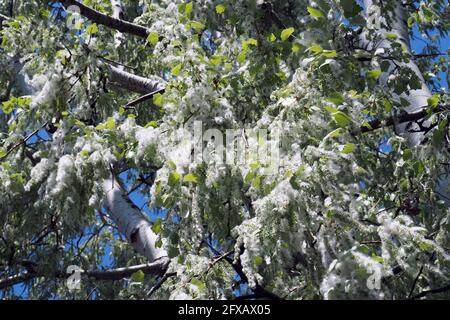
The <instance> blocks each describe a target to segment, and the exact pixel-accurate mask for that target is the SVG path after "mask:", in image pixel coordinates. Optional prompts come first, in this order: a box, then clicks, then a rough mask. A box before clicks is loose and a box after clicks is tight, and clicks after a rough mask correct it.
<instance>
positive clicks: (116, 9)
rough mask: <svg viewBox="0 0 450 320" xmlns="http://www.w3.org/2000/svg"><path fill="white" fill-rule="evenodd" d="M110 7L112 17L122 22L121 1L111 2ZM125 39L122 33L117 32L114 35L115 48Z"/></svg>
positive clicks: (113, 0) (112, 0) (114, 0)
mask: <svg viewBox="0 0 450 320" xmlns="http://www.w3.org/2000/svg"><path fill="white" fill-rule="evenodd" d="M111 7H112V12H113V14H112V16H113V18H116V19H121V20H123V8H122V1H121V0H111ZM124 39H125V37H124V36H123V33H122V32H120V31H117V32H116V34H115V35H114V45H115V46H116V47H119V46H120V45H121V44H122V41H123V40H124Z"/></svg>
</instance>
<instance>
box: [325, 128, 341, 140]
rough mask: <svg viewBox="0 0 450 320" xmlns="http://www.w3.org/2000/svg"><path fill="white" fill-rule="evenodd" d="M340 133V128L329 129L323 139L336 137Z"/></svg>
mask: <svg viewBox="0 0 450 320" xmlns="http://www.w3.org/2000/svg"><path fill="white" fill-rule="evenodd" d="M341 135H342V128H337V129H335V130H333V131H331V132H330V133H329V134H327V135H326V136H325V138H324V140H325V139H328V138H337V137H340V136H341Z"/></svg>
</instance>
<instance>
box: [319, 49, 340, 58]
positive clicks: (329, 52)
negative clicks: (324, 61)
mask: <svg viewBox="0 0 450 320" xmlns="http://www.w3.org/2000/svg"><path fill="white" fill-rule="evenodd" d="M322 56H324V57H327V58H336V57H337V52H336V50H323V51H322Z"/></svg>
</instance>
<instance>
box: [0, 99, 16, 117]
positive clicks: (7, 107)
mask: <svg viewBox="0 0 450 320" xmlns="http://www.w3.org/2000/svg"><path fill="white" fill-rule="evenodd" d="M13 110H14V103H13V102H12V101H5V102H3V103H2V111H3V113H4V114H10V113H11V112H12V111H13Z"/></svg>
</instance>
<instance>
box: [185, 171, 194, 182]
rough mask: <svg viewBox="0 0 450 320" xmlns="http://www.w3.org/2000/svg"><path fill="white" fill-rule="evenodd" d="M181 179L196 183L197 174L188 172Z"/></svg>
mask: <svg viewBox="0 0 450 320" xmlns="http://www.w3.org/2000/svg"><path fill="white" fill-rule="evenodd" d="M183 181H184V182H192V183H197V176H196V175H195V174H193V173H188V174H187V175H185V176H184V178H183Z"/></svg>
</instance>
